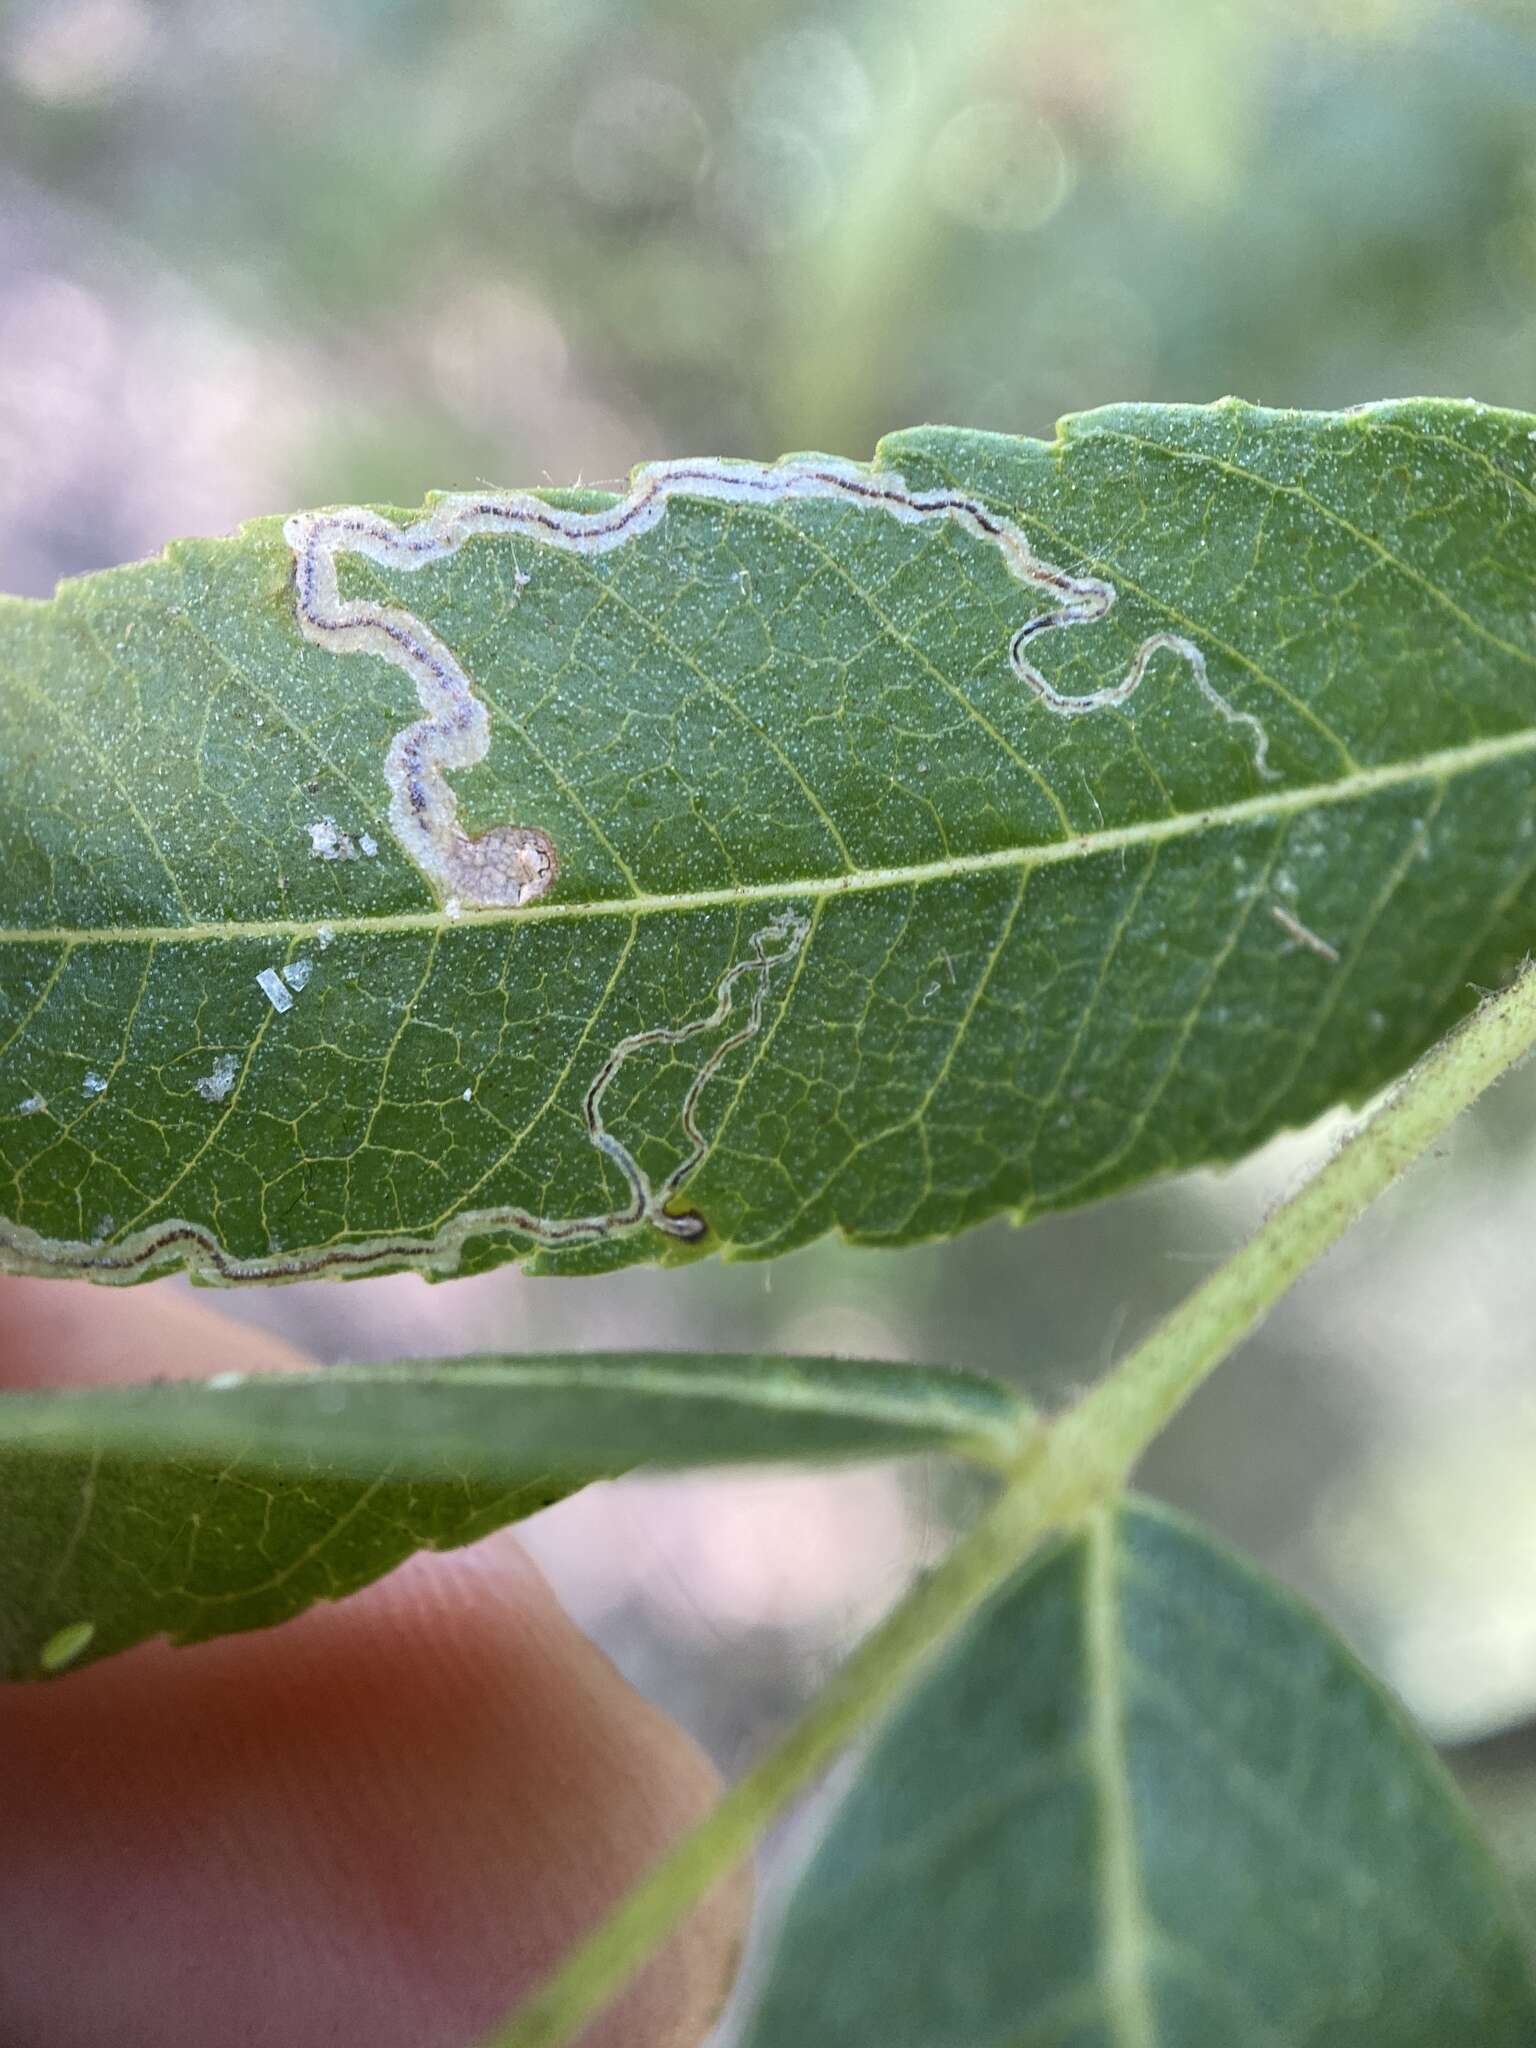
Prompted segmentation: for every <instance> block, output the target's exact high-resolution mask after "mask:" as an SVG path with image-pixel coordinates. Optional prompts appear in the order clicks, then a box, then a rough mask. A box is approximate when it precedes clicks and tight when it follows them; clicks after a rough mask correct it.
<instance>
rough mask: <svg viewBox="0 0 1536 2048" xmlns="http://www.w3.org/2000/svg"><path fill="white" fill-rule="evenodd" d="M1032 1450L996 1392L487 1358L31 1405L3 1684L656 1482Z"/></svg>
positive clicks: (4, 1475) (5, 1579)
mask: <svg viewBox="0 0 1536 2048" xmlns="http://www.w3.org/2000/svg"><path fill="white" fill-rule="evenodd" d="M1029 1426H1030V1411H1029V1409H1028V1408H1027V1407H1026V1405H1025V1404H1024V1403H1023V1402H1022V1401H1021V1400H1020V1399H1019V1398H1018V1397H1017V1396H1016V1395H1014V1394H1013V1393H1011V1392H1010V1391H1009V1390H1008V1389H1007V1388H1005V1387H1002V1386H999V1385H997V1384H996V1383H995V1382H993V1381H990V1380H985V1379H980V1378H977V1377H975V1376H972V1375H970V1374H965V1373H952V1372H938V1371H932V1372H930V1371H923V1370H920V1369H918V1368H916V1367H911V1366H888V1365H876V1364H868V1365H866V1364H862V1363H854V1362H849V1361H846V1360H839V1359H766V1358H753V1357H738V1356H720V1357H714V1356H709V1355H688V1356H676V1357H671V1356H667V1355H665V1354H643V1353H636V1354H618V1355H614V1356H603V1355H600V1354H595V1355H587V1354H583V1355H581V1356H578V1357H569V1358H560V1357H548V1358H519V1359H495V1358H471V1359H464V1360H454V1361H452V1362H444V1363H439V1364H418V1365H396V1366H388V1365H385V1366H353V1367H333V1368H329V1369H327V1370H326V1371H324V1372H314V1373H293V1374H282V1375H272V1376H271V1377H253V1378H249V1379H240V1378H238V1377H237V1376H235V1375H226V1376H225V1377H224V1378H221V1379H215V1380H212V1381H204V1382H184V1383H178V1384H161V1385H153V1386H133V1387H114V1388H104V1389H101V1390H100V1391H90V1392H83V1393H59V1394H10V1395H6V1396H4V1397H3V1398H0V1677H9V1678H26V1677H33V1676H36V1675H38V1674H39V1673H47V1672H52V1671H56V1670H60V1669H63V1668H64V1667H65V1666H66V1665H68V1666H73V1665H74V1664H76V1663H81V1662H84V1661H87V1657H88V1656H89V1657H100V1656H105V1655H107V1654H109V1653H110V1652H112V1651H114V1650H120V1649H124V1648H126V1647H127V1646H128V1645H129V1644H131V1643H136V1642H140V1641H142V1640H144V1638H146V1637H148V1636H154V1635H162V1634H164V1635H168V1636H170V1637H171V1638H172V1640H173V1641H175V1642H181V1643H191V1642H201V1641H203V1640H205V1639H206V1638H208V1637H210V1636H215V1635H223V1634H227V1633H229V1632H230V1631H232V1630H236V1629H246V1628H261V1627H265V1626H268V1625H270V1624H271V1623H273V1622H277V1621H284V1620H286V1619H287V1618H288V1617H289V1616H290V1615H293V1614H297V1613H299V1612H300V1611H301V1610H302V1609H303V1608H305V1607H308V1606H309V1605H310V1604H311V1603H312V1602H314V1601H315V1600H334V1599H340V1598H341V1597H342V1596H343V1595H345V1594H347V1593H350V1592H353V1591H355V1590H356V1589H357V1588H358V1587H359V1586H363V1585H366V1584H368V1583H369V1582H370V1581H371V1580H373V1579H376V1578H378V1577H379V1576H380V1575H381V1574H382V1573H384V1572H387V1571H389V1570H391V1569H392V1568H393V1567H394V1566H395V1565H397V1564H398V1563H400V1561H401V1560H402V1559H403V1558H405V1557H407V1556H409V1555H410V1553H411V1552H412V1551H415V1550H424V1549H430V1550H445V1549H450V1548H452V1547H453V1546H455V1545H457V1544H461V1543H473V1542H474V1541H476V1540H477V1538H479V1537H481V1536H484V1535H486V1534H488V1533H489V1531H491V1530H492V1529H496V1528H499V1527H501V1526H502V1525H503V1524H504V1523H507V1522H513V1521H518V1520H520V1519H521V1518H522V1517H523V1516H524V1515H528V1514H532V1513H534V1512H535V1511H536V1510H537V1509H539V1508H541V1507H545V1506H547V1505H548V1504H549V1503H550V1502H551V1501H554V1500H559V1499H560V1498H562V1497H563V1496H564V1495H565V1494H567V1493H571V1492H574V1491H575V1490H576V1488H577V1487H579V1486H581V1485H584V1484H585V1483H586V1482H587V1481H589V1480H592V1479H597V1478H602V1477H604V1476H606V1475H608V1474H611V1473H615V1472H619V1471H622V1470H624V1469H626V1468H627V1467H629V1466H632V1465H635V1464H639V1463H642V1462H646V1461H651V1462H655V1463H658V1464H664V1465H671V1466H684V1465H702V1464H714V1463H723V1462H731V1461H736V1460H749V1459H794V1460H811V1459H827V1458H870V1457H890V1456H895V1455H899V1454H903V1453H912V1452H918V1451H932V1450H947V1451H953V1452H956V1453H959V1454H962V1455H966V1456H970V1457H973V1458H979V1459H982V1460H987V1461H991V1462H997V1461H1000V1460H1001V1459H1003V1458H1005V1457H1006V1456H1007V1455H1008V1454H1009V1453H1010V1452H1015V1451H1017V1449H1018V1447H1019V1445H1020V1443H1021V1441H1022V1439H1023V1436H1024V1434H1025V1433H1026V1431H1027V1430H1028V1428H1029Z"/></svg>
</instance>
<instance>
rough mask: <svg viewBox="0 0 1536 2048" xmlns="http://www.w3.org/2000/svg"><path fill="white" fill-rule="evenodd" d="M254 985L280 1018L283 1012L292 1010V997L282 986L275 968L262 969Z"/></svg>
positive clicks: (281, 980)
mask: <svg viewBox="0 0 1536 2048" xmlns="http://www.w3.org/2000/svg"><path fill="white" fill-rule="evenodd" d="M256 985H257V987H258V988H259V989H260V990H261V992H262V994H263V995H264V996H265V997H266V999H267V1001H268V1002H269V1003H270V1004H271V1005H272V1007H273V1009H274V1010H276V1011H277V1013H278V1015H279V1016H281V1015H282V1013H283V1012H284V1010H291V1009H292V1008H293V997H292V996H291V995H289V993H288V991H287V989H286V988H284V986H283V978H282V976H281V975H280V974H279V973H278V971H277V969H276V968H275V967H263V969H262V970H261V972H260V974H258V975H257V977H256Z"/></svg>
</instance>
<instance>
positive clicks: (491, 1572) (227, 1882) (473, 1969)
mask: <svg viewBox="0 0 1536 2048" xmlns="http://www.w3.org/2000/svg"><path fill="white" fill-rule="evenodd" d="M0 1739H3V1740H4V1743H5V1746H6V1748H7V1751H8V1753H9V1754H10V1755H11V1757H12V1759H13V1760H22V1759H24V1760H25V1761H24V1762H23V1765H22V1768H21V1770H20V1772H19V1780H20V1790H19V1796H15V1797H11V1798H10V1799H9V1800H8V1804H9V1805H10V1812H9V1815H8V1819H7V1824H6V1830H5V1832H6V1835H7V1837H8V1847H7V1853H6V1855H5V1856H4V1857H3V1858H0V1919H3V1920H4V1922H5V1924H6V1925H7V1928H8V1930H9V1937H8V1946H9V1947H10V1951H11V1954H12V1957H13V1958H18V1957H19V1958H20V1959H21V1963H22V1967H21V1969H20V1970H13V1971H12V1972H11V1973H10V1974H9V1976H8V1977H7V1978H6V1980H5V1984H4V1986H3V1987H0V2038H4V2039H12V2038H14V2039H17V2040H26V2041H27V2042H29V2043H32V2044H35V2048H97V2044H102V2048H105V2044H106V2043H107V2042H108V2041H111V2042H113V2043H116V2042H118V2041H121V2040H124V2039H140V2038H142V2039H146V2040H149V2039H153V2040H155V2041H156V2042H157V2043H160V2044H163V2048H183V2044H185V2048H194V2044H196V2048H204V2044H206V2042H208V2041H209V2040H215V2039H238V2040H240V2041H241V2042H242V2043H244V2044H248V2048H266V2044H268V2043H271V2044H272V2048H277V2044H278V2043H281V2044H282V2048H308V2044H311V2043H313V2044H315V2048H319V2044H321V2043H332V2042H335V2041H337V2040H352V2039H358V2040H367V2041H369V2043H370V2048H469V2044H472V2043H474V2042H476V2041H478V2040H480V2039H482V2038H483V2037H484V2036H485V2035H486V2034H487V2033H488V2032H489V2031H490V2030H491V2029H492V2028H493V2027H494V2026H495V2025H496V2023H497V2022H498V2021H499V2020H501V2019H502V2018H503V2017H504V2016H505V2015H506V2014H507V2013H508V2012H510V2011H511V2010H512V2008H513V2007H514V2006H515V2005H516V2004H517V2003H518V2002H519V2001H520V2000H521V1999H522V1998H523V1997H524V1996H526V1995H527V1993H528V1992H529V1991H530V1990H531V1989H532V1988H533V1987H534V1986H535V1985H536V1984H537V1983H538V1982H539V1981H540V1980H541V1979H542V1977H543V1976H544V1975H545V1974H546V1973H547V1971H548V1970H549V1969H550V1968H551V1967H552V1965H553V1964H554V1963H555V1962H556V1961H557V1960H558V1958H559V1957H560V1956H561V1955H562V1954H563V1953H564V1952H565V1951H566V1950H567V1949H568V1948H569V1947H570V1945H571V1944H572V1942H574V1941H575V1940H577V1939H578V1938H579V1937H580V1936H581V1934H583V1933H584V1932H585V1931H587V1930H588V1929H589V1928H590V1927H592V1926H593V1925H595V1924H596V1922H597V1921H598V1920H599V1919H600V1918H601V1917H602V1915H603V1913H604V1911H605V1910H606V1909H607V1908H608V1907H609V1906H610V1905H612V1904H613V1903H615V1902H616V1901H617V1900H618V1899H619V1898H620V1897H621V1896H622V1894H623V1893H624V1891H625V1890H627V1889H628V1887H629V1885H630V1884H631V1883H633V1882H634V1881H635V1879H636V1878H637V1877H639V1876H640V1875H641V1874H642V1873H643V1872H644V1870H645V1869H646V1868H647V1867H649V1866H650V1865H651V1864H652V1863H653V1862H654V1861H655V1860H656V1858H657V1857H658V1856H659V1855H660V1854H661V1853H662V1851H663V1850H664V1848H665V1847H666V1846H667V1845H668V1844H669V1843H670V1842H671V1841H672V1840H673V1839H675V1838H676V1837H677V1836H678V1835H679V1834H681V1833H682V1832H684V1831H685V1830H686V1829H687V1828H688V1827H689V1826H691V1825H692V1824H694V1823H695V1822H696V1821H697V1820H699V1819H700V1818H702V1816H703V1814H704V1813H705V1812H706V1811H707V1810H708V1808H709V1806H710V1805H711V1804H712V1803H713V1800H714V1798H715V1796H716V1794H717V1791H718V1780H717V1778H716V1775H715V1773H714V1771H713V1769H712V1767H711V1766H710V1765H709V1763H708V1761H707V1760H706V1759H705V1757H704V1756H703V1754H702V1752H701V1751H700V1750H699V1749H698V1748H697V1746H696V1745H695V1744H694V1743H693V1742H692V1741H691V1740H690V1739H689V1738H688V1737H687V1736H686V1735H685V1734H684V1733H683V1732H682V1731H681V1730H680V1729H679V1728H677V1727H676V1726H675V1725H674V1724H673V1723H672V1722H670V1721H669V1720H668V1719H667V1718H666V1717H665V1716H663V1715H661V1714H660V1713H658V1712H657V1710H656V1709H655V1708H654V1707H652V1706H651V1705H650V1704H649V1703H648V1702H646V1701H645V1700H643V1699H642V1698H641V1697H640V1696H639V1695H638V1694H636V1693H635V1692H634V1691H633V1690H632V1689H631V1688H630V1687H629V1686H628V1685H627V1684H626V1682H625V1681H624V1680H623V1678H622V1677H621V1676H620V1675H619V1674H618V1672H617V1671H616V1670H615V1669H614V1667H613V1666H612V1664H611V1663H610V1662H609V1661H608V1660H607V1659H606V1658H605V1657H604V1656H603V1655H602V1654H601V1653H600V1652H599V1651H598V1650H597V1649H595V1648H594V1646H593V1645H592V1644H591V1643H590V1642H588V1641H587V1640H586V1638H585V1637H583V1636H582V1635H581V1634H580V1632H579V1631H578V1630H577V1629H576V1628H575V1627H574V1625H573V1624H572V1623H571V1622H570V1621H569V1619H568V1618H567V1617H566V1616H565V1614H564V1613H563V1611H562V1610H561V1609H560V1607H559V1605H558V1603H557V1602H556V1601H555V1599H554V1597H553V1595H552V1594H551V1592H550V1590H549V1588H548V1586H547V1585H546V1583H545V1582H544V1580H543V1578H542V1575H541V1574H540V1573H539V1571H538V1568H537V1566H536V1565H534V1563H533V1562H532V1560H531V1559H530V1558H529V1557H528V1556H527V1554H526V1552H524V1551H523V1550H522V1548H521V1546H520V1545H518V1544H517V1543H516V1542H515V1540H512V1539H510V1538H497V1539H492V1541H491V1542H490V1543H489V1544H486V1545H482V1546H479V1547H478V1549H477V1550H475V1551H471V1552H464V1553H454V1554H451V1555H447V1556H442V1557H420V1558H417V1559H415V1560H413V1561H412V1562H411V1563H410V1564H409V1565H407V1566H405V1567H403V1568H402V1569H401V1570H400V1571H398V1572H397V1573H395V1574H393V1575H392V1577H391V1578H389V1579H387V1580H385V1581H383V1582H381V1583H380V1584H379V1585H378V1586H376V1587H374V1588H371V1589H369V1590H368V1591H367V1592H364V1593H361V1594H358V1595H356V1596H354V1597H353V1598H352V1599H350V1600H347V1601H345V1602H342V1603H341V1604H339V1605H337V1606H335V1607H324V1608H317V1609H313V1610H311V1611H310V1612H309V1613H308V1614H306V1615H304V1616H301V1617H300V1618H299V1619H298V1620H296V1621H294V1622H292V1623H289V1624H287V1625H286V1626H284V1627H283V1628H280V1629H277V1630H274V1631H271V1632H268V1633H266V1634H261V1635H252V1636H236V1637H227V1638H224V1639H222V1640H219V1641H216V1642H212V1643H208V1644H205V1645H203V1646H201V1647H199V1648H196V1649H184V1650H173V1649H170V1648H168V1647H167V1646H165V1645H164V1644H151V1645H147V1646H145V1647H144V1648H142V1649H140V1650H138V1651H134V1652H131V1653H129V1654H128V1655H126V1656H124V1657H121V1658H117V1659H114V1660H111V1661H110V1662H107V1663H104V1664H102V1665H100V1666H97V1667H94V1668H93V1669H90V1670H88V1671H84V1672H82V1673H80V1674H78V1675H77V1676H75V1677H73V1678H69V1679H65V1680H61V1681H57V1682H55V1683H54V1684H51V1685H48V1686H37V1687H26V1688H17V1689H15V1690H13V1691H12V1692H10V1693H9V1694H7V1695H5V1696H4V1697H0ZM11 1782H12V1788H13V1792H14V1790H15V1787H16V1783H17V1780H16V1779H14V1778H13V1779H12V1781H11ZM746 1885H747V1880H746V1878H745V1876H744V1875H738V1876H737V1877H736V1878H734V1879H732V1880H730V1881H728V1882H727V1883H726V1884H725V1885H724V1886H722V1887H721V1888H720V1890H719V1891H718V1892H717V1894H716V1895H715V1896H714V1897H713V1898H712V1899H711V1900H710V1901H708V1902H706V1904H705V1905H704V1906H703V1907H702V1908H701V1909H700V1910H699V1911H698V1912H697V1913H696V1914H695V1915H694V1917H693V1919H692V1920H691V1921H690V1922H689V1924H688V1926H687V1927H686V1928H685V1929H684V1930H683V1931H682V1933H681V1934H680V1935H679V1936H678V1937H677V1938H675V1939H674V1941H673V1942H672V1943H671V1944H670V1945H669V1947H668V1948H667V1949H666V1950H665V1951H664V1952H663V1953H662V1954H661V1955H660V1956H659V1957H658V1958H657V1959H656V1960H655V1961H654V1962H653V1963H652V1964H651V1966H650V1967H649V1968H648V1970H647V1971H646V1972H645V1973H644V1974H643V1975H642V1976H641V1977H640V1978H638V1979H637V1980H636V1982H635V1983H634V1984H633V1985H632V1986H631V1987H630V1990H629V1991H628V1993H627V1994H626V1995H625V1998H624V1999H623V2001H622V2002H621V2003H620V2005H619V2006H617V2007H616V2008H615V2009H614V2011H613V2012H612V2013H610V2014H609V2015H607V2016H605V2018H604V2019H603V2020H602V2021H600V2022H599V2023H597V2025H596V2027H595V2028H594V2029H593V2030H592V2031H590V2032H589V2034H588V2035H587V2036H586V2037H584V2038H585V2041H586V2042H587V2043H588V2044H589V2048H599V2044H601V2048H621V2044H622V2048H660V2044H662V2043H665V2044H667V2048H689V2044H692V2043H695V2042H697V2041H699V2040H701V2039H702V2037H703V2035H704V2034H705V2033H706V2032H707V2030H708V2028H709V2026H710V2024H711V2023H712V2020H713V2017H714V2015H715V2013H716V2011H717V2010H718V2007H719V2004H720V2002H721V2001H722V1999H723V1997H724V1994H725V1991H726V1989H727V1988H728V1985H729V1981H730V1977H731V1975H732V1973H733V1969H734V1962H735V1957H736V1953H737V1950H738V1947H739V1943H740V1939H741V1934H742V1929H743V1926H744V1923H745V1918H746V1912H747V1898H748V1894H747V1889H746ZM7 2005H9V2006H10V2010H9V2011H7V2009H6V2008H7ZM231 2014H238V2016H239V2025H238V2028H237V2029H234V2030H232V2029H231V2026H230V2017H231Z"/></svg>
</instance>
